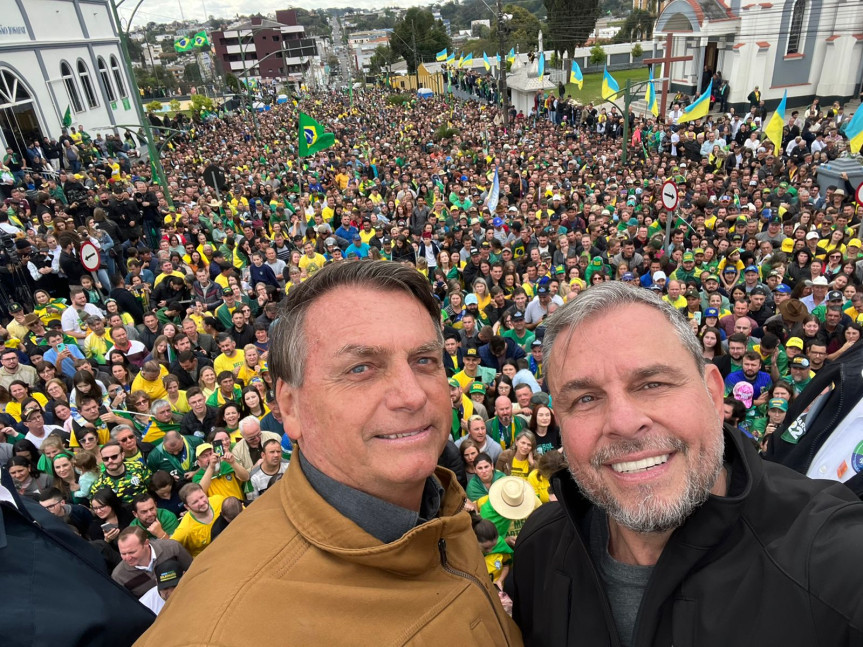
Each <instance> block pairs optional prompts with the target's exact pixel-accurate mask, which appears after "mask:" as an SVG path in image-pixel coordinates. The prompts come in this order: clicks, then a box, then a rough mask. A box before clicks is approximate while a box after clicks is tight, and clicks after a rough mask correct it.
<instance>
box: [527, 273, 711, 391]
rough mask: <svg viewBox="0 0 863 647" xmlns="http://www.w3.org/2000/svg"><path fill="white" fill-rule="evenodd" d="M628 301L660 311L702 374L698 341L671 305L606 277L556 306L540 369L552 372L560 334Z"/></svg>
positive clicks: (544, 338) (547, 328) (547, 332)
mask: <svg viewBox="0 0 863 647" xmlns="http://www.w3.org/2000/svg"><path fill="white" fill-rule="evenodd" d="M628 305H645V306H648V307H650V308H654V309H655V310H657V311H658V312H660V313H661V314H662V315H663V316H664V317H665V318H666V320H668V323H670V324H671V325H672V326H673V328H674V332H675V333H676V334H677V337H678V338H679V339H680V343H681V344H682V346H683V348H684V349H685V350H686V351H687V352H688V353H689V354H690V356H691V357H692V359H693V361H694V362H695V365H696V366H697V367H698V372H699V373H700V374H701V375H702V377H703V376H704V357H703V356H702V355H701V344H700V343H699V341H698V338H697V337H696V336H695V333H693V332H692V329H691V328H690V327H689V323H688V322H687V320H686V319H685V318H684V316H683V315H682V314H680V312H679V311H678V310H677V309H676V308H675V307H674V306H672V305H671V304H669V303H667V302H666V301H663V300H662V299H661V298H660V297H659V296H657V295H656V294H654V293H653V292H651V291H650V290H645V289H644V288H639V287H635V286H632V285H629V284H627V283H622V282H620V281H609V282H606V283H600V284H599V285H594V286H592V287H590V288H588V289H587V290H585V291H584V292H582V293H581V294H579V295H578V297H576V298H575V299H574V300H572V301H569V302H568V303H567V304H566V305H564V306H563V307H562V308H558V309H557V311H556V312H555V313H554V314H553V315H552V316H551V317H549V319H548V323H547V324H546V326H545V336H544V337H543V339H542V360H543V361H542V363H543V367H544V370H543V373H545V374H546V376H549V375H550V373H551V371H550V366H551V362H552V360H553V359H554V357H556V354H555V353H554V352H553V349H554V347H555V341H556V339H557V336H558V335H559V334H561V333H566V332H571V331H573V330H575V329H576V328H577V327H578V326H579V325H581V324H583V323H584V322H586V321H587V320H589V319H590V318H591V317H594V316H596V315H599V314H605V313H607V312H609V311H610V310H612V309H614V308H619V307H621V306H628ZM558 354H559V353H558ZM546 379H548V377H547V378H546Z"/></svg>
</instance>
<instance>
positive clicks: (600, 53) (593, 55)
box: [590, 45, 605, 65]
mask: <svg viewBox="0 0 863 647" xmlns="http://www.w3.org/2000/svg"><path fill="white" fill-rule="evenodd" d="M603 61H605V50H604V49H603V48H602V45H594V46H593V47H591V48H590V63H591V64H592V65H599V64H600V63H602V62H603Z"/></svg>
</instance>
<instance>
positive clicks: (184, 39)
mask: <svg viewBox="0 0 863 647" xmlns="http://www.w3.org/2000/svg"><path fill="white" fill-rule="evenodd" d="M192 47H194V43H193V41H192V39H191V38H189V37H188V36H180V37H179V38H177V39H175V40H174V49H175V50H177V51H178V52H181V53H182V52H188V51H189V50H190V49H192Z"/></svg>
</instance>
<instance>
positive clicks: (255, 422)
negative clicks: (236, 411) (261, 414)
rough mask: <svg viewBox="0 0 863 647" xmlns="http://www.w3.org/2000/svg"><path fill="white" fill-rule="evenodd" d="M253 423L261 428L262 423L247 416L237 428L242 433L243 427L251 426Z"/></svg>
mask: <svg viewBox="0 0 863 647" xmlns="http://www.w3.org/2000/svg"><path fill="white" fill-rule="evenodd" d="M252 423H254V424H256V425H257V426H258V429H260V428H261V422H260V421H259V420H258V419H257V418H256V417H255V416H246V417H245V418H243V419H242V420H240V423H239V425H237V428H238V429H239V430H240V432H241V433H242V431H243V427H245V426H246V425H250V424H252Z"/></svg>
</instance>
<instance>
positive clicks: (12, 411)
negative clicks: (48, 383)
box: [6, 380, 48, 422]
mask: <svg viewBox="0 0 863 647" xmlns="http://www.w3.org/2000/svg"><path fill="white" fill-rule="evenodd" d="M9 395H11V396H12V400H10V401H9V402H8V403H7V404H6V413H8V414H9V415H10V416H12V417H13V418H15V421H16V422H21V407H22V406H23V405H24V403H25V402H26V401H27V400H31V399H32V400H36V402H38V403H39V406H40V407H42V409H43V410H44V409H45V405H46V404H48V398H46V397H45V396H44V395H42V394H41V393H39V392H38V391H35V392H33V393H31V392H30V387H29V386H27V383H26V382H23V381H22V380H15V381H14V382H12V383H11V384H10V385H9Z"/></svg>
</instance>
